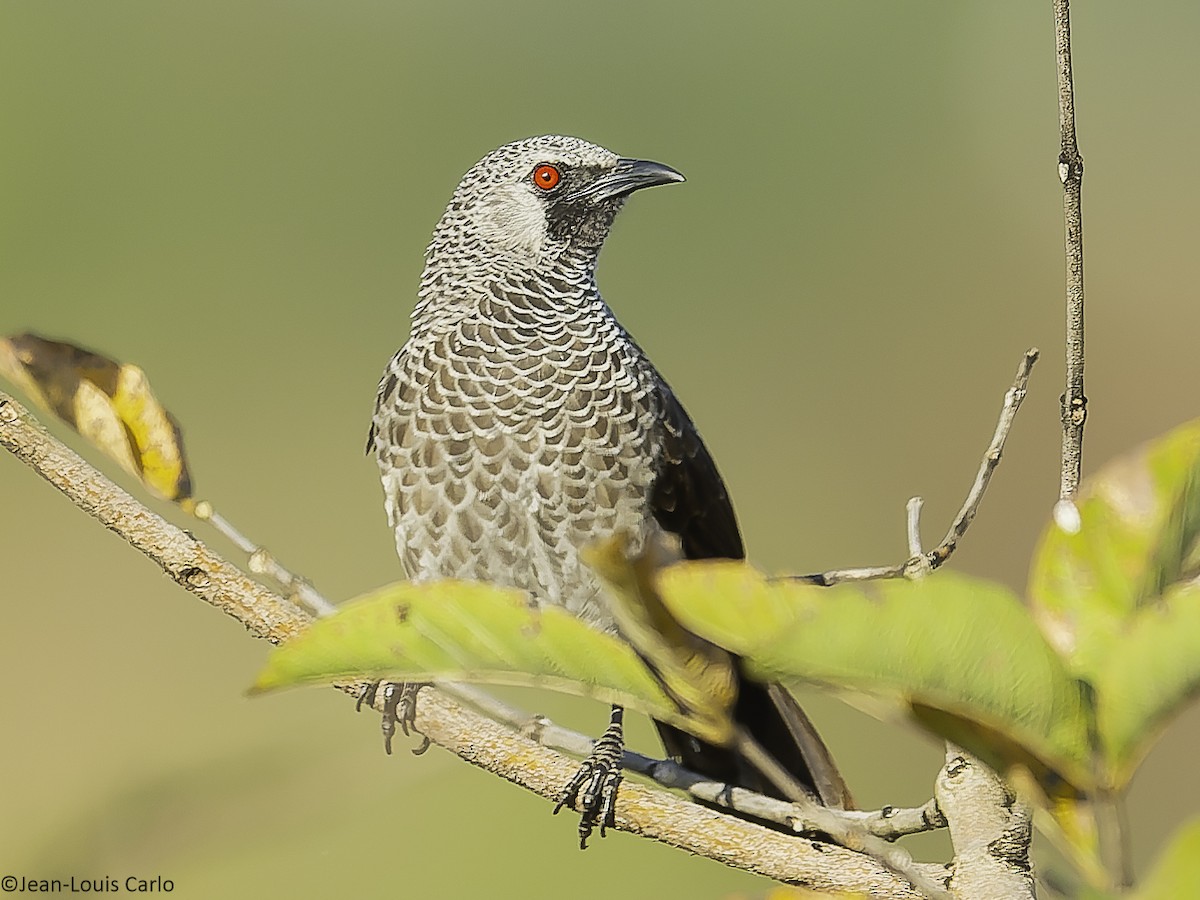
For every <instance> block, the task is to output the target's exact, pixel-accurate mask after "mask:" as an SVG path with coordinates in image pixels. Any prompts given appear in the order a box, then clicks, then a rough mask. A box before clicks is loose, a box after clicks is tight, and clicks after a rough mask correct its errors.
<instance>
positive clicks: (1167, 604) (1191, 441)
mask: <svg viewBox="0 0 1200 900" xmlns="http://www.w3.org/2000/svg"><path fill="white" fill-rule="evenodd" d="M1076 506H1077V508H1078V510H1079V516H1080V527H1079V529H1078V531H1077V532H1075V533H1068V532H1066V531H1064V530H1062V529H1061V528H1059V527H1058V526H1056V525H1051V526H1050V527H1049V528H1048V529H1047V530H1046V533H1045V535H1044V536H1043V538H1042V542H1041V545H1040V547H1039V549H1038V552H1037V555H1036V556H1035V558H1034V565H1033V569H1032V573H1031V576H1030V588H1029V593H1030V598H1031V601H1032V604H1033V612H1034V616H1035V618H1036V619H1037V621H1038V623H1039V624H1040V625H1041V627H1042V630H1043V632H1044V633H1045V634H1046V636H1047V638H1048V639H1049V640H1050V642H1051V643H1052V644H1053V645H1054V646H1055V647H1056V648H1057V649H1058V650H1059V652H1060V653H1061V654H1062V655H1063V657H1064V659H1065V660H1066V663H1067V665H1068V666H1069V667H1070V668H1071V670H1072V671H1073V672H1075V673H1076V674H1077V676H1078V677H1080V678H1082V679H1084V680H1086V681H1087V682H1089V683H1090V684H1091V685H1092V687H1093V688H1094V692H1095V704H1096V733H1097V735H1098V741H1099V747H1098V749H1099V751H1100V753H1099V760H1098V762H1099V763H1100V765H1099V766H1098V767H1097V768H1098V769H1099V770H1100V771H1099V772H1098V773H1097V774H1098V777H1099V779H1100V780H1101V781H1102V782H1103V783H1104V786H1105V787H1106V788H1107V789H1120V788H1122V787H1124V786H1125V785H1126V784H1127V783H1128V782H1129V779H1130V778H1131V777H1132V776H1133V773H1134V771H1135V770H1136V767H1137V764H1138V763H1139V762H1140V761H1141V760H1142V759H1143V758H1144V756H1145V754H1146V752H1147V750H1148V749H1149V747H1150V745H1151V744H1152V743H1153V741H1154V739H1155V738H1157V736H1158V734H1159V733H1160V732H1161V730H1162V728H1163V727H1164V726H1165V725H1166V723H1167V722H1168V721H1169V719H1170V718H1171V716H1172V715H1174V714H1176V713H1177V712H1179V710H1180V709H1181V708H1182V707H1183V705H1184V704H1185V703H1186V701H1187V700H1188V699H1190V698H1191V697H1192V696H1193V695H1195V694H1196V692H1197V690H1198V689H1200V584H1198V583H1197V580H1196V576H1197V573H1198V572H1200V567H1198V566H1197V558H1196V543H1197V536H1198V534H1200V422H1192V423H1189V424H1187V425H1184V426H1182V427H1180V428H1178V429H1176V430H1175V431H1173V432H1171V433H1170V434H1168V435H1167V436H1166V437H1164V438H1162V439H1161V440H1158V441H1155V442H1153V443H1150V444H1148V445H1146V446H1144V447H1142V448H1141V449H1139V450H1137V451H1135V452H1134V453H1131V454H1129V455H1127V456H1124V457H1121V458H1119V459H1117V460H1115V461H1114V462H1112V463H1110V464H1108V465H1106V466H1105V467H1104V468H1103V469H1102V470H1101V471H1100V472H1098V473H1097V474H1096V476H1094V477H1093V478H1091V479H1088V481H1087V482H1086V483H1085V484H1084V486H1083V489H1082V490H1081V491H1080V494H1079V497H1078V500H1077V503H1076Z"/></svg>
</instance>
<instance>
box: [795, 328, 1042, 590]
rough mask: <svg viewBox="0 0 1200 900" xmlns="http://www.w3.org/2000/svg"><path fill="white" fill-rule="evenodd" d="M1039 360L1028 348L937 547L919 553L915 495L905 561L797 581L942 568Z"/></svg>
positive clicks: (912, 574)
mask: <svg viewBox="0 0 1200 900" xmlns="http://www.w3.org/2000/svg"><path fill="white" fill-rule="evenodd" d="M1037 360H1038V350H1037V349H1036V348H1030V349H1029V350H1026V351H1025V355H1024V356H1023V357H1022V358H1021V363H1020V365H1019V366H1017V374H1016V377H1015V378H1014V379H1013V383H1012V386H1011V387H1010V388H1009V389H1008V392H1007V393H1006V394H1005V395H1004V406H1003V407H1001V409H1000V419H999V421H998V422H997V423H996V430H995V432H994V433H993V434H992V440H991V443H989V444H988V448H987V450H986V451H985V452H984V454H983V460H982V461H981V462H980V464H979V471H978V472H976V473H975V481H974V483H973V484H972V485H971V490H970V491H969V492H968V493H967V498H966V500H964V501H963V505H962V508H961V509H959V511H958V515H956V516H955V517H954V521H953V522H951V523H950V528H949V529H948V530H947V531H946V536H945V537H943V538H942V542H941V543H940V544H938V546H937V547H935V548H934V549H932V550H930V551H929V552H927V553H921V552H919V548H920V545H921V539H920V522H919V517H920V512H921V505H920V498H919V497H914V498H913V499H912V500H909V502H908V544H909V553H910V554H911V555H910V556H909V558H908V559H906V560H905V561H904V562H902V563H900V564H899V565H894V566H868V567H863V568H855V569H833V570H832V571H829V572H819V573H817V574H815V575H797V576H794V578H795V580H798V581H806V582H808V583H810V584H817V585H821V586H823V587H828V586H829V585H833V584H838V583H840V582H843V581H871V580H874V579H879V578H916V577H920V576H921V575H923V574H925V573H927V572H930V571H932V570H934V569H936V568H938V567H939V566H941V565H942V564H943V563H944V562H946V560H948V559H949V558H950V556H951V555H952V554H953V553H954V551H955V549H956V548H957V547H958V542H959V540H960V539H961V538H962V536H963V535H964V534H966V533H967V529H968V528H969V527H970V526H971V522H973V521H974V520H975V514H976V513H977V512H978V511H979V504H980V503H981V502H982V501H983V495H984V492H985V491H987V486H988V482H990V481H991V480H992V473H993V472H995V471H996V467H997V466H998V465H1000V458H1001V456H1002V455H1003V453H1004V444H1005V441H1007V440H1008V433H1009V431H1010V430H1011V429H1012V425H1013V421H1014V420H1015V419H1016V416H1017V410H1019V409H1020V408H1021V403H1022V402H1024V400H1025V392H1026V390H1027V389H1028V387H1029V374H1030V372H1032V371H1033V366H1034V363H1036V362H1037ZM914 548H916V549H917V552H914Z"/></svg>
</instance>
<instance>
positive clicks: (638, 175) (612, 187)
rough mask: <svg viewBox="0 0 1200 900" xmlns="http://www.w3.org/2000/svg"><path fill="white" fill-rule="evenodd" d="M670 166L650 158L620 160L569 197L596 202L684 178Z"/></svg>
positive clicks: (569, 198) (570, 198)
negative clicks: (614, 166) (612, 167)
mask: <svg viewBox="0 0 1200 900" xmlns="http://www.w3.org/2000/svg"><path fill="white" fill-rule="evenodd" d="M684 180H686V179H684V177H683V175H681V174H680V173H679V172H676V171H675V170H674V169H672V168H671V167H670V166H664V165H663V164H662V163H657V162H651V161H650V160H648V159H618V160H617V165H616V168H614V169H612V170H610V171H608V172H605V173H604V174H603V175H601V176H600V177H599V178H597V179H596V180H595V181H593V182H592V183H591V184H589V185H586V186H585V187H582V188H580V189H579V190H578V191H576V192H575V193H574V194H572V195H571V196H570V197H568V198H567V199H568V200H582V199H584V198H587V199H588V200H591V201H593V202H596V201H599V200H608V199H611V198H612V197H624V196H627V195H628V194H632V193H633V192H634V191H636V190H640V189H641V188H647V187H654V186H655V185H658V184H673V183H675V182H678V181H684Z"/></svg>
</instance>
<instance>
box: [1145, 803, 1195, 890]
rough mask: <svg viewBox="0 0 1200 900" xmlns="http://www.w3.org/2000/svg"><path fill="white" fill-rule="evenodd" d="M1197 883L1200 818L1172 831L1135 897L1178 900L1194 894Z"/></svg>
mask: <svg viewBox="0 0 1200 900" xmlns="http://www.w3.org/2000/svg"><path fill="white" fill-rule="evenodd" d="M1198 884H1200V819H1193V820H1192V821H1191V822H1189V823H1188V824H1186V825H1184V826H1183V827H1182V828H1181V829H1180V830H1179V831H1177V832H1176V833H1175V837H1174V838H1173V839H1172V841H1171V844H1170V846H1169V847H1167V849H1166V850H1164V851H1163V853H1162V855H1161V856H1159V858H1158V860H1157V861H1156V862H1155V863H1154V868H1153V869H1151V870H1150V874H1149V875H1148V876H1146V878H1145V880H1144V881H1143V882H1142V885H1141V887H1139V888H1138V890H1137V892H1136V893H1135V895H1134V896H1135V897H1136V898H1137V900H1178V898H1180V897H1193V896H1195V894H1196V885H1198Z"/></svg>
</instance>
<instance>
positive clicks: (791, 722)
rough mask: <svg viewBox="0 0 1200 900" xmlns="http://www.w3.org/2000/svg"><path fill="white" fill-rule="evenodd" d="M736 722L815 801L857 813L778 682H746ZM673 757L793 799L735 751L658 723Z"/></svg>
mask: <svg viewBox="0 0 1200 900" xmlns="http://www.w3.org/2000/svg"><path fill="white" fill-rule="evenodd" d="M734 720H735V721H736V722H737V723H738V724H739V725H740V726H741V727H742V728H744V729H745V730H746V731H747V732H748V733H749V734H750V736H751V737H753V738H754V739H755V740H756V741H757V742H758V743H759V744H760V745H761V746H762V748H763V749H764V750H766V751H767V752H768V753H769V754H771V756H773V757H775V759H776V760H777V761H778V762H779V763H780V764H782V765H783V767H784V768H785V769H787V770H788V771H789V772H790V773H791V774H792V775H793V776H794V777H795V778H796V779H797V780H798V781H799V782H800V783H801V784H803V785H804V786H805V787H806V788H808V790H809V791H811V792H812V794H813V797H814V799H816V800H818V801H820V802H821V803H822V804H823V805H825V806H829V807H833V808H835V809H853V808H854V801H853V799H852V798H851V796H850V791H849V789H848V788H847V787H846V783H845V781H843V780H842V776H841V773H840V772H838V769H837V766H836V765H834V762H833V757H831V756H830V754H829V749H828V748H827V747H826V746H825V742H824V741H822V740H821V737H820V735H818V734H817V730H816V728H814V727H813V724H812V722H810V721H809V719H808V716H806V715H805V714H804V710H802V709H801V708H800V704H799V703H797V702H796V699H795V698H794V697H792V695H791V694H789V693H788V692H787V691H786V690H784V688H783V687H781V686H780V685H777V684H760V683H758V682H752V681H748V680H746V679H742V682H741V685H740V686H739V690H738V699H737V705H736V706H735V707H734ZM654 724H655V725H656V726H657V727H658V733H659V735H660V736H661V738H662V742H663V746H664V747H666V750H667V753H668V754H669V755H671V756H672V757H675V758H676V759H678V760H679V761H680V763H681V764H682V765H683V766H684V767H685V768H687V769H690V770H691V771H693V772H696V773H697V774H699V775H704V776H707V777H708V778H711V779H713V780H714V781H721V782H724V783H726V784H731V785H734V786H735V787H742V788H746V789H747V790H751V791H755V792H756V793H759V794H765V795H767V796H769V797H776V798H778V799H781V800H783V799H787V798H786V797H784V795H783V792H782V791H780V790H779V789H778V788H777V787H775V785H774V784H772V783H771V782H770V781H768V780H767V778H766V776H764V775H763V774H762V773H761V772H759V771H758V770H757V769H755V768H754V767H753V766H752V765H751V764H750V763H749V762H748V761H747V760H746V759H745V758H743V757H742V756H741V755H740V754H738V753H737V752H736V751H734V750H732V749H731V748H729V747H718V746H717V745H715V744H708V743H705V742H704V741H701V740H698V739H696V738H694V737H692V736H691V735H690V734H687V733H686V732H684V731H680V730H679V729H677V728H674V727H672V726H670V725H665V724H663V723H662V722H655V723H654Z"/></svg>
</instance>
